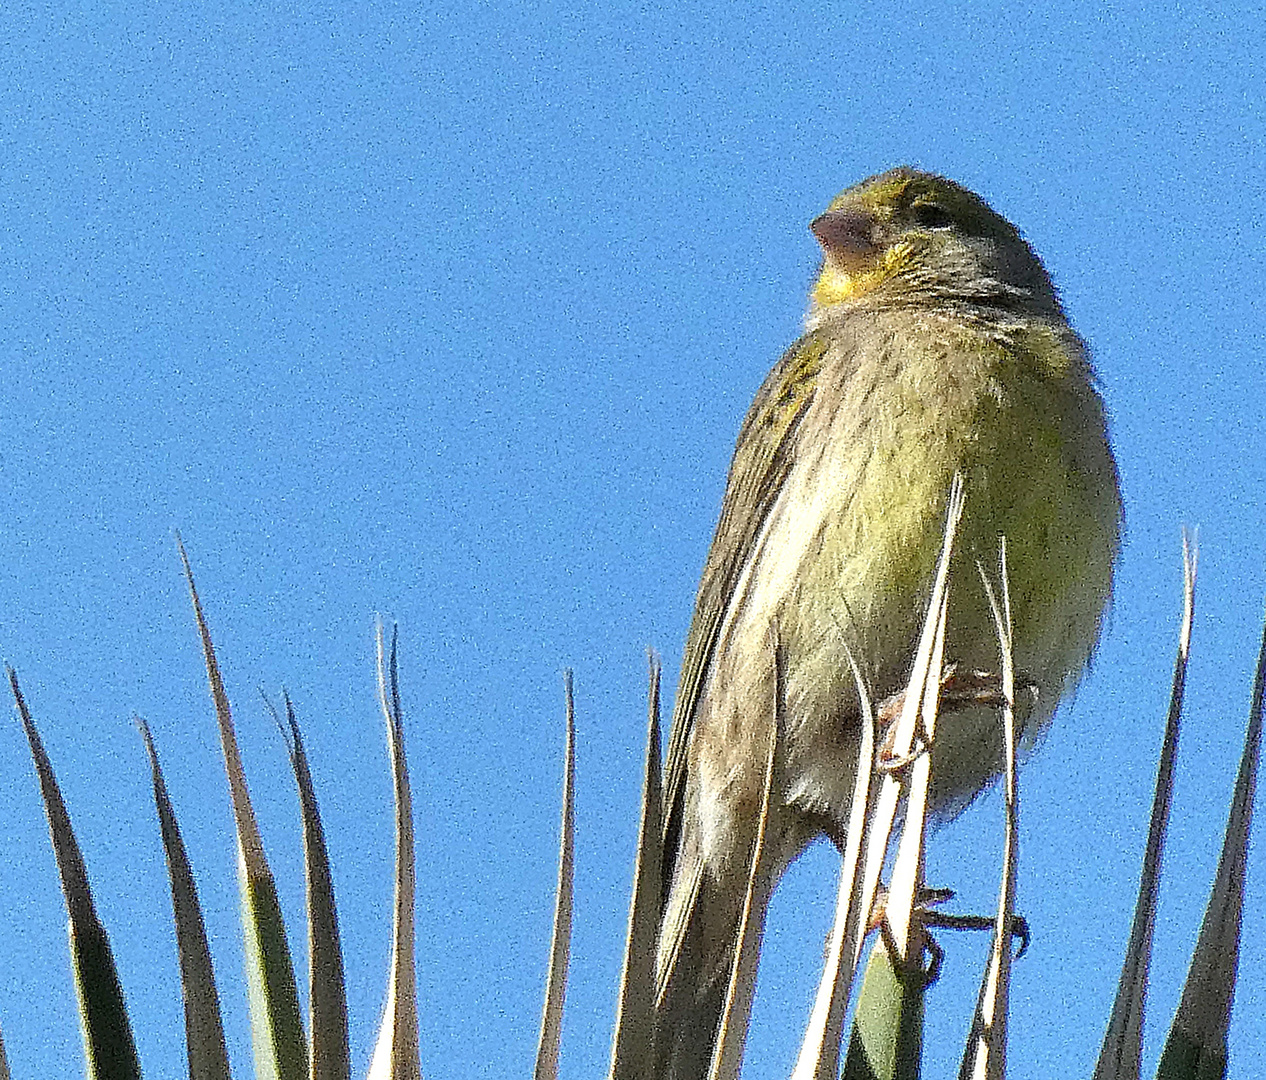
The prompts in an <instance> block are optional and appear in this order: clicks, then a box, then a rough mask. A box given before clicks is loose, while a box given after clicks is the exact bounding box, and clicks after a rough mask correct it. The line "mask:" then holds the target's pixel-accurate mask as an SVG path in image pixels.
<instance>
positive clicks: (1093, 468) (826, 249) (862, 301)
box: [655, 168, 1121, 1080]
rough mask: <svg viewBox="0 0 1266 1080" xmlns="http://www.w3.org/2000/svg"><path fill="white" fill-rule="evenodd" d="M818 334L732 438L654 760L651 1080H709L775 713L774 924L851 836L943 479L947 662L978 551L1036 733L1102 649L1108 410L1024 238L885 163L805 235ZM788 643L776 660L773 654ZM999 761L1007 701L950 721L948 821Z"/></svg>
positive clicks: (768, 877)
mask: <svg viewBox="0 0 1266 1080" xmlns="http://www.w3.org/2000/svg"><path fill="white" fill-rule="evenodd" d="M810 227H811V229H812V231H813V233H814V235H815V236H816V238H817V240H818V242H819V243H820V245H821V247H822V252H823V260H822V268H821V272H820V273H819V275H818V278H817V281H816V283H815V284H814V286H813V290H812V293H811V296H810V304H809V311H808V315H807V317H806V326H805V333H804V335H803V336H802V337H801V338H800V339H799V340H798V341H796V342H795V343H794V344H793V345H792V346H791V347H790V348H789V349H788V350H787V352H786V353H785V354H784V355H783V357H782V359H781V360H780V361H779V362H778V364H777V365H776V366H775V367H774V369H773V371H772V372H770V374H769V376H768V377H767V378H766V380H765V383H764V385H763V386H762V387H761V389H760V391H759V393H758V394H757V395H756V400H755V402H754V403H753V404H752V406H751V409H750V410H749V412H748V414H747V418H746V419H745V420H744V422H743V426H742V429H741V430H740V432H739V437H738V446H737V448H736V450H735V452H734V459H733V462H732V464H731V466H730V473H729V481H728V485H727V488H726V492H725V498H724V502H723V504H722V508H721V519H720V523H719V524H718V525H717V530H716V535H715V536H714V538H713V541H712V547H711V550H710V552H709V554H708V559H707V563H706V565H705V566H704V570H703V580H702V582H701V584H700V586H699V593H698V598H697V601H696V606H695V612H694V618H693V621H692V623H691V626H690V632H689V636H688V639H687V643H686V652H685V657H684V660H683V663H682V669H681V680H680V684H679V687H678V691H677V698H676V704H675V708H674V715H673V727H672V734H671V737H670V742H669V752H668V760H667V762H666V765H665V812H666V818H665V834H664V836H665V850H664V870H665V880H666V883H667V895H666V897H665V902H664V909H663V916H662V922H661V930H660V940H659V947H658V956H657V961H658V975H659V1002H658V1010H657V1022H656V1045H657V1065H656V1073H655V1074H656V1076H657V1077H660V1078H663V1080H667V1078H671V1080H699V1078H702V1077H704V1076H706V1074H707V1069H708V1062H709V1056H710V1054H711V1049H712V1045H713V1042H714V1039H715V1032H716V1026H717V1020H718V1017H719V1015H720V1012H721V1009H722V1003H723V1000H724V996H725V988H726V984H727V979H728V974H729V967H730V962H731V959H732V951H733V946H732V943H733V940H734V933H735V928H736V926H737V924H738V922H739V919H740V917H741V910H742V904H743V898H744V895H745V892H746V888H747V875H748V870H749V866H750V862H751V855H752V849H753V844H754V840H755V833H756V829H757V823H758V820H759V816H760V807H761V800H762V794H763V792H764V785H765V773H766V762H767V760H768V756H767V754H768V750H767V748H768V746H769V742H768V740H769V732H770V730H771V729H770V724H771V718H772V717H773V716H774V714H775V712H776V711H777V713H778V715H779V716H780V717H781V718H782V729H781V742H780V744H779V745H778V747H777V749H776V753H775V758H774V761H775V766H774V772H773V784H772V789H771V792H772V794H771V806H770V815H769V819H768V824H767V831H766V836H765V845H766V846H765V848H764V851H763V854H762V864H761V865H762V866H763V867H765V868H766V872H765V874H764V876H763V880H762V881H761V882H760V888H759V889H758V904H759V911H758V919H759V920H761V921H763V912H764V905H765V904H766V903H767V902H768V898H769V894H770V893H771V892H772V889H773V886H774V884H775V883H776V881H777V879H778V878H779V876H781V874H782V872H783V871H784V870H785V869H786V867H787V866H788V864H789V863H791V861H792V860H793V859H795V858H796V856H797V855H798V854H799V853H800V852H801V851H802V850H803V849H804V847H805V846H806V845H807V844H808V843H809V842H810V841H811V840H812V839H813V838H814V837H816V836H818V835H820V834H822V833H825V834H827V835H828V836H830V837H831V838H832V839H833V840H834V841H835V842H836V843H837V844H838V845H842V844H843V842H844V839H845V834H846V831H847V821H848V813H849V806H850V800H851V797H852V790H853V780H854V772H855V770H856V767H857V753H858V745H859V738H860V724H861V720H860V716H859V703H858V698H857V691H856V689H855V684H854V679H853V675H852V669H851V667H850V664H849V661H848V654H849V653H850V652H851V654H852V656H853V657H855V658H856V659H857V661H858V662H859V664H860V665H861V667H862V670H863V673H864V675H865V678H866V680H867V681H868V689H869V691H870V693H871V697H872V700H874V701H880V700H882V699H884V698H885V697H888V696H890V695H893V694H895V693H896V692H898V691H899V690H900V689H901V688H902V687H903V686H904V685H905V681H906V679H907V678H908V675H909V671H910V666H911V663H912V660H913V656H914V652H915V647H916V644H917V640H918V635H919V631H920V628H921V624H922V619H923V613H924V608H925V605H926V601H927V597H928V594H929V591H930V587H931V581H932V577H933V570H934V567H935V563H936V559H937V555H938V553H939V550H940V546H941V541H942V535H943V529H944V524H945V512H946V501H947V497H948V493H949V490H950V486H951V483H952V481H953V477H954V476H955V475H956V474H961V475H962V477H963V478H964V481H965V484H966V508H965V511H964V516H963V520H962V524H961V525H960V528H959V537H958V541H957V545H956V552H957V554H956V556H955V561H954V563H953V564H952V567H951V577H952V579H953V580H955V581H957V582H958V583H959V584H958V586H957V588H956V590H955V593H954V596H953V598H952V600H951V604H950V610H949V621H948V629H947V633H946V643H945V657H946V659H947V661H950V662H957V664H958V665H959V669H960V670H965V671H970V670H989V669H993V670H996V668H997V655H998V653H997V650H998V645H997V636H996V633H995V629H994V624H993V620H992V617H991V615H990V611H989V607H988V603H987V600H986V597H985V594H984V591H983V589H982V588H981V587H980V585H979V579H978V577H977V575H976V571H975V568H974V563H975V561H976V560H977V559H983V560H985V561H987V562H989V563H992V562H993V561H994V560H995V559H996V553H997V550H998V545H999V538H1000V537H1004V536H1005V538H1006V542H1007V551H1008V565H1009V575H1010V592H1011V604H1012V615H1013V627H1014V630H1013V641H1014V654H1015V664H1016V669H1017V670H1018V671H1019V672H1021V673H1022V674H1023V676H1024V677H1025V678H1026V680H1028V681H1029V682H1030V683H1031V684H1032V686H1033V687H1034V688H1035V689H1036V696H1035V704H1034V705H1033V706H1032V708H1030V709H1028V710H1027V713H1026V714H1025V715H1022V716H1020V717H1019V718H1018V720H1019V722H1020V723H1022V725H1023V735H1024V737H1025V738H1026V740H1027V741H1028V742H1029V743H1030V744H1031V743H1032V740H1033V738H1034V737H1035V735H1036V734H1037V733H1038V732H1039V731H1040V730H1041V729H1042V728H1043V726H1044V725H1045V724H1046V723H1047V722H1048V721H1049V719H1050V717H1051V715H1052V713H1053V712H1054V710H1055V707H1056V705H1057V704H1058V703H1059V701H1060V699H1061V698H1062V697H1063V696H1064V695H1065V694H1066V693H1067V692H1068V691H1069V690H1070V689H1071V688H1072V687H1073V686H1074V685H1075V683H1076V682H1077V681H1078V679H1079V677H1080V676H1081V674H1082V672H1083V671H1084V669H1085V667H1086V664H1087V662H1088V659H1089V657H1090V654H1091V652H1092V650H1093V649H1094V646H1095V643H1096V641H1097V639H1098V636H1099V629H1100V624H1101V620H1102V617H1103V613H1104V610H1105V607H1106V605H1107V602H1108V599H1109V596H1110V593H1111V588H1112V572H1113V563H1114V561H1115V558H1116V554H1117V548H1118V542H1119V534H1120V527H1121V502H1120V495H1119V491H1118V487H1117V472H1116V466H1115V463H1114V461H1113V458H1112V453H1111V450H1110V449H1109V446H1108V439H1107V431H1106V425H1105V417H1104V408H1103V403H1102V401H1101V400H1100V397H1099V395H1098V393H1097V392H1096V389H1095V380H1094V374H1093V372H1092V370H1091V366H1090V362H1089V360H1088V358H1087V354H1086V348H1085V345H1084V343H1083V342H1082V340H1081V339H1080V338H1079V337H1078V336H1077V334H1076V333H1075V332H1074V331H1073V330H1072V329H1071V328H1070V326H1069V325H1068V322H1067V320H1066V319H1065V317H1064V312H1063V309H1062V308H1061V307H1060V303H1059V300H1058V298H1057V296H1056V293H1055V289H1054V287H1053V286H1052V284H1051V281H1050V278H1049V277H1048V276H1047V273H1046V271H1045V269H1044V268H1043V266H1042V264H1041V262H1040V261H1039V260H1038V258H1037V256H1036V255H1035V254H1034V253H1033V251H1032V249H1031V248H1030V247H1029V245H1028V244H1027V243H1026V242H1025V241H1024V239H1023V238H1022V237H1021V235H1020V233H1019V232H1018V231H1017V230H1016V228H1015V227H1014V226H1012V225H1011V224H1010V223H1009V222H1007V221H1006V220H1004V219H1003V218H1002V217H1000V216H999V215H998V214H996V213H995V212H994V211H993V210H991V209H990V208H989V206H987V205H986V204H985V202H984V201H983V200H982V199H980V198H979V197H978V196H976V195H974V194H972V193H971V192H970V191H968V190H966V189H965V188H963V187H961V186H960V185H958V184H956V183H954V182H953V181H950V180H946V179H944V178H942V177H939V176H934V175H932V174H929V173H925V172H918V171H915V170H912V169H908V168H900V169H894V170H892V171H890V172H886V173H883V174H882V175H880V176H875V177H872V178H870V179H868V180H865V181H863V182H861V183H860V184H857V185H856V186H854V187H851V188H849V189H848V190H846V191H845V192H843V194H841V195H840V196H839V197H838V198H836V199H835V200H834V201H833V202H832V203H831V204H830V206H829V207H828V209H827V211H826V212H825V213H824V214H822V215H821V216H820V217H818V218H817V219H816V220H814V221H813V223H812V225H811V226H810ZM775 652H777V654H778V656H777V659H776V658H775ZM1002 767H1003V758H1002V734H1001V725H1000V723H999V721H998V719H997V715H996V712H995V711H993V710H990V709H987V708H984V707H976V708H970V707H968V708H964V709H960V710H957V711H955V712H954V713H953V715H951V716H947V717H946V718H945V719H944V721H943V722H942V724H941V725H940V726H939V728H938V731H937V735H936V740H935V743H934V746H933V750H932V792H931V805H932V809H933V813H934V814H937V815H938V816H940V817H942V818H944V817H948V816H950V815H952V814H953V813H955V812H957V811H958V810H960V809H961V808H962V807H964V806H965V805H966V804H967V803H968V802H970V801H971V800H972V798H974V797H975V796H976V794H977V793H979V792H980V791H981V790H982V788H984V787H986V786H987V785H988V784H989V782H990V780H991V779H993V778H994V777H995V776H996V775H997V774H998V773H999V772H1000V770H1001V769H1002Z"/></svg>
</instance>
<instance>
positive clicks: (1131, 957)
mask: <svg viewBox="0 0 1266 1080" xmlns="http://www.w3.org/2000/svg"><path fill="white" fill-rule="evenodd" d="M1182 554H1183V617H1182V627H1181V629H1180V630H1179V634H1178V655H1177V657H1176V658H1175V659H1174V678H1173V683H1172V685H1171V687H1170V692H1169V715H1168V717H1167V718H1166V721H1165V738H1164V742H1163V743H1162V744H1161V758H1160V765H1159V766H1158V767H1157V770H1156V793H1155V794H1154V795H1153V796H1152V818H1151V823H1150V824H1149V826H1148V830H1147V849H1146V852H1145V854H1144V856H1143V870H1142V874H1141V875H1140V879H1139V895H1138V900H1137V901H1136V902H1135V905H1134V923H1133V925H1132V926H1131V928H1130V943H1129V945H1128V946H1127V947H1126V950H1125V961H1124V963H1123V964H1122V966H1121V981H1120V983H1118V985H1117V996H1116V1001H1115V1002H1114V1003H1113V1006H1112V1016H1111V1018H1110V1019H1109V1021H1108V1030H1107V1032H1106V1033H1105V1034H1104V1037H1103V1047H1102V1049H1101V1050H1100V1051H1099V1060H1098V1062H1097V1063H1096V1065H1095V1074H1094V1080H1138V1076H1139V1062H1140V1059H1141V1058H1142V1056H1143V1010H1144V1007H1145V1005H1146V1003H1147V975H1148V970H1149V968H1150V966H1151V956H1152V931H1153V929H1154V928H1155V925H1156V904H1157V898H1158V896H1159V894H1160V869H1161V856H1162V855H1163V854H1164V850H1165V833H1166V830H1167V829H1168V826H1169V808H1170V804H1171V802H1172V801H1173V794H1174V775H1175V766H1176V764H1177V760H1178V730H1179V723H1180V720H1181V717H1182V704H1183V694H1184V691H1185V689H1186V685H1187V660H1188V657H1189V656H1190V654H1191V626H1192V620H1193V618H1194V616H1195V605H1196V554H1195V550H1194V547H1193V545H1192V544H1191V542H1190V537H1189V536H1188V535H1187V534H1186V533H1184V534H1183V545H1182Z"/></svg>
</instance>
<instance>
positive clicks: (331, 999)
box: [269, 694, 352, 1080]
mask: <svg viewBox="0 0 1266 1080" xmlns="http://www.w3.org/2000/svg"><path fill="white" fill-rule="evenodd" d="M283 697H284V698H285V703H286V727H285V728H283V729H282V731H283V734H284V735H286V746H287V748H288V749H289V751H290V764H291V766H292V767H293V768H294V774H295V783H296V784H297V786H298V788H299V805H300V810H301V813H302V817H303V865H304V871H305V874H304V877H305V879H306V886H307V900H308V996H309V1002H310V1006H311V1007H310V1010H309V1015H308V1029H309V1032H310V1035H309V1040H308V1069H309V1075H310V1076H311V1078H312V1080H348V1077H350V1076H351V1072H352V1062H351V1051H350V1047H349V1045H348V1037H347V989H346V982H345V979H344V976H343V949H342V947H341V945H340V944H339V932H338V911H337V910H336V908H335V906H334V880H333V877H332V876H331V874H330V857H329V852H328V851H327V850H326V846H325V830H324V829H323V828H322V826H321V812H320V809H319V808H318V806H317V799H316V790H315V789H314V788H313V786H312V772H311V770H310V769H309V768H308V755H307V753H306V751H305V750H304V748H303V737H302V735H301V734H300V732H299V723H298V721H297V720H296V719H295V713H294V707H293V706H292V705H291V703H290V697H289V695H285V694H283ZM269 707H270V708H271V706H269ZM274 717H276V714H275V713H274ZM276 718H277V720H278V726H281V725H280V718H279V717H276Z"/></svg>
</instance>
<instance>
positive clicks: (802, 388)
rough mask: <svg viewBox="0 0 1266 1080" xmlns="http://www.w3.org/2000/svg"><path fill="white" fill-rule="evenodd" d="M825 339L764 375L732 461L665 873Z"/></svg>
mask: <svg viewBox="0 0 1266 1080" xmlns="http://www.w3.org/2000/svg"><path fill="white" fill-rule="evenodd" d="M826 349H827V341H826V339H825V338H824V337H822V336H820V335H817V334H806V335H805V336H804V337H802V338H800V340H798V341H797V342H796V343H795V344H793V345H792V346H791V347H790V348H789V349H788V350H787V351H786V352H785V353H784V354H783V356H782V359H780V360H779V361H778V363H777V364H776V365H775V367H774V369H773V370H772V371H771V372H770V373H769V376H768V377H767V378H766V379H765V383H764V385H763V386H762V387H761V388H760V391H759V393H758V394H757V395H756V400H755V401H754V402H752V407H751V408H750V409H749V410H748V413H747V417H746V418H745V419H744V421H743V426H742V428H741V429H740V431H739V438H738V448H737V449H736V450H735V453H734V460H733V462H732V463H731V465H730V475H729V479H728V481H727V484H726V490H725V499H724V501H723V502H722V504H721V520H720V521H719V522H718V524H717V530H716V535H715V536H714V537H713V538H712V547H711V550H710V551H709V553H708V561H707V563H706V565H705V567H704V571H703V580H702V581H701V582H700V584H699V595H698V597H697V598H696V600H695V612H694V618H693V619H692V620H691V624H690V633H689V634H688V635H687V638H686V651H685V656H684V658H683V660H682V666H681V678H680V680H679V682H678V684H677V697H676V700H675V702H674V707H673V724H672V732H671V734H670V735H669V740H668V757H667V759H666V761H665V763H664V865H663V871H664V881H665V883H666V884H667V883H668V882H670V881H671V880H672V874H673V869H674V867H673V862H674V859H675V856H676V849H677V841H678V838H679V836H680V832H681V813H682V794H683V791H684V789H685V774H686V749H687V747H688V745H689V742H690V730H691V727H692V726H693V723H694V715H695V711H696V708H697V706H698V702H699V696H700V694H701V693H702V692H703V687H704V683H705V680H706V678H707V672H708V667H709V665H710V664H711V661H712V654H713V651H714V650H715V648H716V643H717V638H718V637H719V635H720V631H721V627H722V625H723V624H724V622H725V617H726V613H727V612H728V610H729V608H730V605H731V604H732V603H733V602H734V592H735V588H736V586H737V584H738V582H739V580H740V579H741V578H742V576H743V570H744V568H745V566H746V565H747V562H748V560H749V559H750V558H751V556H752V552H753V550H754V548H755V546H756V540H757V537H758V536H759V535H760V532H761V527H762V526H763V524H764V522H765V518H766V517H767V516H768V514H769V511H770V508H771V507H772V506H773V504H774V501H775V500H776V499H777V497H778V493H779V491H780V490H781V488H782V485H783V481H784V480H785V478H786V475H787V472H788V470H789V469H790V467H791V463H792V460H793V457H794V455H793V453H792V452H791V448H792V446H793V445H794V441H795V440H794V435H795V431H796V428H797V427H798V425H799V423H800V421H801V419H802V418H803V417H804V413H805V410H806V409H807V408H808V406H809V403H810V402H811V401H812V400H813V394H814V390H815V388H816V386H817V379H818V375H819V372H820V371H821V368H822V358H823V355H824V354H825V353H826Z"/></svg>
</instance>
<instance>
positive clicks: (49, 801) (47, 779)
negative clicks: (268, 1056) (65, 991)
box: [8, 667, 141, 1080]
mask: <svg viewBox="0 0 1266 1080" xmlns="http://www.w3.org/2000/svg"><path fill="white" fill-rule="evenodd" d="M8 673H9V686H10V688H11V689H12V691H13V700H14V702H15V703H16V704H17V708H18V716H19V717H20V718H21V720H22V729H23V730H24V731H25V732H26V738H27V742H29V743H30V746H31V757H32V758H33V759H34V760H35V771H36V773H37V774H38V776H39V781H40V794H41V796H42V797H43V799H44V812H45V814H47V816H48V831H49V835H50V836H51V838H52V841H53V854H54V855H55V857H56V859H57V872H58V874H59V875H60V876H61V883H62V895H63V896H64V897H65V898H66V912H67V914H68V915H69V916H70V927H69V930H70V959H71V966H72V968H73V969H74V975H75V993H76V995H77V997H78V999H79V1019H80V1023H81V1029H82V1031H83V1038H84V1054H85V1056H86V1057H87V1062H88V1076H89V1080H134V1078H135V1080H139V1078H140V1075H141V1064H140V1060H139V1059H138V1058H137V1056H136V1044H135V1042H134V1041H133V1039H132V1025H131V1024H130V1023H129V1021H128V1016H127V1007H126V1006H125V1004H124V1001H123V987H122V985H121V984H120V983H119V973H118V970H117V969H116V968H115V966H114V954H113V953H112V952H111V950H110V939H109V938H108V937H107V936H106V932H105V927H104V926H103V925H102V924H101V920H100V919H99V918H98V917H97V910H96V907H95V905H94V904H93V902H92V891H91V889H90V888H89V886H88V870H87V867H86V866H85V865H84V858H83V853H82V852H81V851H80V850H79V843H78V841H76V840H75V834H74V831H73V830H72V829H71V827H70V814H69V813H68V812H67V810H66V803H65V802H64V801H63V799H62V793H61V789H60V788H59V787H58V785H57V777H56V776H55V775H54V774H53V766H52V763H51V762H50V761H49V759H48V754H47V753H45V751H44V744H43V742H42V741H41V740H40V736H39V733H38V732H37V731H36V730H35V722H34V721H33V720H32V719H31V714H30V711H29V710H28V709H27V707H26V700H25V699H24V698H23V697H22V690H21V688H20V687H19V686H18V676H17V673H16V672H15V671H14V670H13V668H11V667H10V668H8Z"/></svg>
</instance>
